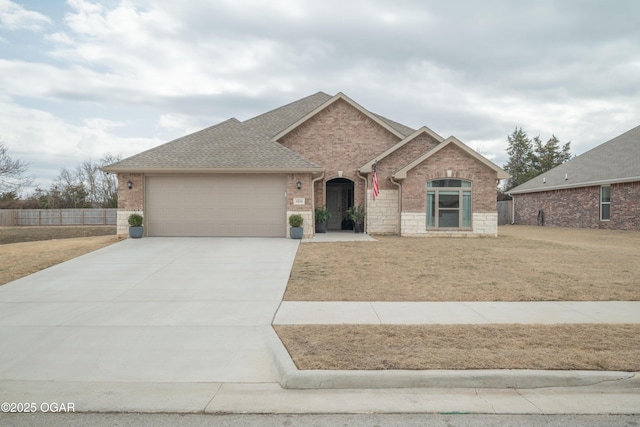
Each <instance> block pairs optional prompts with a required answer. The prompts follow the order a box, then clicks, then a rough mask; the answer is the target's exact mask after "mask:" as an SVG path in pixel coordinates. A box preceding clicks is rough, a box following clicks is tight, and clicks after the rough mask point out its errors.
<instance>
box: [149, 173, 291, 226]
mask: <svg viewBox="0 0 640 427" xmlns="http://www.w3.org/2000/svg"><path fill="white" fill-rule="evenodd" d="M145 193H146V196H145V199H146V204H145V216H146V232H147V235H149V236H207V237H245V236H250V237H285V236H286V209H287V205H286V180H285V175H281V174H209V175H151V176H149V175H147V177H146V189H145Z"/></svg>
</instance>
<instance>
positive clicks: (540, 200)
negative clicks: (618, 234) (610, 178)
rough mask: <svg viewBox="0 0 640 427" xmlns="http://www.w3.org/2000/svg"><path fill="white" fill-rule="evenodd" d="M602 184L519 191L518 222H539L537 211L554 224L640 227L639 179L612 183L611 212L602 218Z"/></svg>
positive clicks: (546, 220)
mask: <svg viewBox="0 0 640 427" xmlns="http://www.w3.org/2000/svg"><path fill="white" fill-rule="evenodd" d="M600 188H601V187H600V186H591V187H579V188H569V189H564V190H555V191H545V192H538V193H525V194H516V195H514V197H515V223H516V224H522V225H536V224H537V220H538V211H539V210H542V211H543V212H544V225H546V226H551V227H576V228H608V229H614V230H639V231H640V182H631V183H622V184H612V185H611V215H610V217H611V218H610V220H609V221H601V220H600Z"/></svg>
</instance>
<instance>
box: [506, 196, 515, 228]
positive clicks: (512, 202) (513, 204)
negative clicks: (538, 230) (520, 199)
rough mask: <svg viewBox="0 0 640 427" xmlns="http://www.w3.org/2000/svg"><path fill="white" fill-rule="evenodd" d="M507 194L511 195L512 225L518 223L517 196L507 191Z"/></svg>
mask: <svg viewBox="0 0 640 427" xmlns="http://www.w3.org/2000/svg"><path fill="white" fill-rule="evenodd" d="M507 196H509V197H511V225H514V224H515V223H516V198H515V197H514V196H512V195H511V193H507Z"/></svg>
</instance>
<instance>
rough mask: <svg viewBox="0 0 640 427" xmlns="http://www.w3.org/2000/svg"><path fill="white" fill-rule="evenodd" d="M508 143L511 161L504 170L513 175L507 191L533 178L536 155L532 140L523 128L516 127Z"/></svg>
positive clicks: (508, 181)
mask: <svg viewBox="0 0 640 427" xmlns="http://www.w3.org/2000/svg"><path fill="white" fill-rule="evenodd" d="M507 141H508V143H509V146H508V147H507V153H508V154H509V161H508V162H507V164H506V165H504V170H505V171H506V172H508V173H509V175H511V178H509V179H508V180H507V185H506V190H509V189H511V188H513V187H517V186H518V185H520V184H522V183H523V182H525V181H528V180H529V179H531V178H533V176H534V175H533V174H534V169H533V163H534V153H533V145H532V143H531V140H530V139H529V137H528V136H527V133H526V132H525V131H524V130H523V129H522V128H517V127H516V128H515V130H514V131H513V133H512V134H511V135H509V136H507Z"/></svg>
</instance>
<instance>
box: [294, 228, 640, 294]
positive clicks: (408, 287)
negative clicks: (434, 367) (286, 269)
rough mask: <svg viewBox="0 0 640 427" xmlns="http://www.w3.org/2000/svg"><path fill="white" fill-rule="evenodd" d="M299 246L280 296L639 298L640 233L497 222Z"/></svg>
mask: <svg viewBox="0 0 640 427" xmlns="http://www.w3.org/2000/svg"><path fill="white" fill-rule="evenodd" d="M376 239H378V242H339V243H304V244H302V245H300V248H299V250H298V254H297V256H296V260H295V263H294V266H293V271H292V273H291V277H290V279H289V285H288V287H287V291H286V293H285V296H284V299H285V300H288V301H607V300H610V301H637V300H640V279H639V278H640V262H638V260H639V259H640V233H638V232H625V231H612V230H584V229H566V228H551V227H526V226H506V227H500V231H499V237H498V238H497V239H494V238H407V237H404V238H400V237H386V236H380V237H376Z"/></svg>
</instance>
